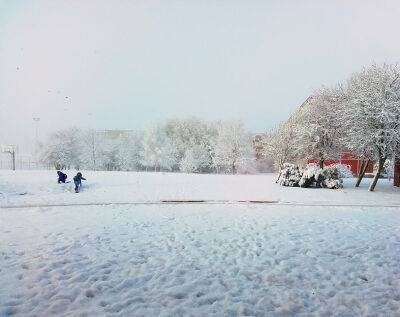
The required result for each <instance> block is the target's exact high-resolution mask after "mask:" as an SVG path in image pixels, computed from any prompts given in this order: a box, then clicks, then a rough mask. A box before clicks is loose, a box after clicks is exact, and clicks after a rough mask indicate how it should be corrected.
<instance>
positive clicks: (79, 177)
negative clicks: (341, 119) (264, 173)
mask: <svg viewBox="0 0 400 317" xmlns="http://www.w3.org/2000/svg"><path fill="white" fill-rule="evenodd" d="M82 180H84V181H85V180H86V178H84V177H83V176H82V173H81V172H78V174H76V175H75V176H74V184H75V193H79V189H80V188H81V186H82Z"/></svg>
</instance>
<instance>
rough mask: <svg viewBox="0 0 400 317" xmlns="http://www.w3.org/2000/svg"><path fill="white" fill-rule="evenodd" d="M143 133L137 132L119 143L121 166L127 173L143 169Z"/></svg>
mask: <svg viewBox="0 0 400 317" xmlns="http://www.w3.org/2000/svg"><path fill="white" fill-rule="evenodd" d="M142 140H143V133H141V132H135V133H132V134H131V135H129V137H127V138H126V139H123V140H121V141H120V142H119V152H118V161H119V166H120V168H121V169H122V170H125V171H138V170H141V169H142V156H141V155H142V152H143V143H142Z"/></svg>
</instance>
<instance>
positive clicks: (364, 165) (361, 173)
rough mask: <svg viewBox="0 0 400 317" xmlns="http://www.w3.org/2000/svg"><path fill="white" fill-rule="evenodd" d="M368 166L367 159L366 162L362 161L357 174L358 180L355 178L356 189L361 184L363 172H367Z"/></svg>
mask: <svg viewBox="0 0 400 317" xmlns="http://www.w3.org/2000/svg"><path fill="white" fill-rule="evenodd" d="M368 164H369V159H368V160H366V161H363V162H362V163H361V169H360V172H359V173H358V178H357V182H356V187H359V186H360V184H361V181H362V179H363V178H364V175H365V171H366V170H367V167H368Z"/></svg>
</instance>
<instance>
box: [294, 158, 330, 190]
mask: <svg viewBox="0 0 400 317" xmlns="http://www.w3.org/2000/svg"><path fill="white" fill-rule="evenodd" d="M324 179H325V178H324V175H323V170H322V169H321V168H319V167H318V166H317V165H316V164H308V165H307V166H306V168H305V169H304V171H303V174H302V176H301V179H300V181H299V186H300V187H305V188H308V187H324V186H323V181H324Z"/></svg>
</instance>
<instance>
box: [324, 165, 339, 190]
mask: <svg viewBox="0 0 400 317" xmlns="http://www.w3.org/2000/svg"><path fill="white" fill-rule="evenodd" d="M321 172H322V177H323V181H322V186H323V187H326V188H331V189H337V188H342V187H343V179H342V176H341V172H340V170H339V169H338V167H337V166H335V165H331V166H327V167H325V168H323V169H322V170H321Z"/></svg>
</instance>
